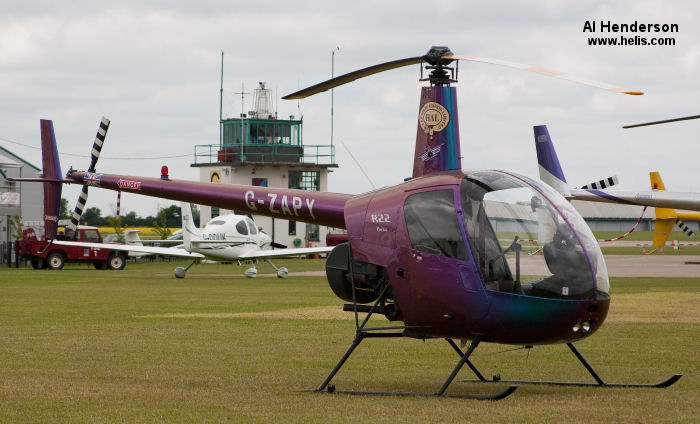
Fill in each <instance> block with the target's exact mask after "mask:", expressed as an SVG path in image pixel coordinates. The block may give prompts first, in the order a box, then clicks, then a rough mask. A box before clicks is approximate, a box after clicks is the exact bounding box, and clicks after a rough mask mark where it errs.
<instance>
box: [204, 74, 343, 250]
mask: <svg viewBox="0 0 700 424" xmlns="http://www.w3.org/2000/svg"><path fill="white" fill-rule="evenodd" d="M253 104H254V108H253V110H252V111H250V112H248V113H247V114H244V113H242V114H241V115H240V117H238V118H229V119H222V120H221V135H220V140H219V143H217V144H205V145H197V146H195V157H194V159H195V162H194V163H193V164H192V166H193V167H197V168H199V170H200V171H199V175H200V181H209V182H216V183H221V184H243V185H253V186H263V187H280V188H293V189H301V190H315V191H327V190H328V173H329V171H330V168H336V167H337V166H338V165H337V164H335V151H334V146H333V145H332V144H327V145H310V144H305V143H304V142H303V134H302V126H303V122H302V120H301V119H295V117H294V116H289V117H285V118H284V119H280V118H279V117H278V116H277V114H276V112H274V111H273V108H272V94H271V90H269V89H267V88H265V83H262V82H261V83H259V86H258V88H257V89H256V90H255V92H254V101H253ZM231 212H236V211H230V210H223V209H218V208H213V207H209V206H201V209H200V219H201V222H202V223H206V222H207V221H209V220H210V219H211V218H213V217H216V216H219V215H223V214H227V213H231ZM240 212H241V213H246V214H247V213H248V211H240ZM252 218H253V220H254V221H255V222H256V223H257V225H258V226H259V227H262V230H263V231H265V232H266V233H267V234H268V235H269V236H270V237H271V238H272V240H273V241H274V242H276V243H280V244H284V245H286V246H289V247H308V246H309V245H312V246H318V245H324V244H325V239H326V232H327V229H326V228H325V227H323V226H318V225H313V224H306V223H302V222H297V221H293V220H292V221H290V220H287V219H285V218H284V217H283V216H282V214H280V217H279V218H270V217H265V216H259V215H252Z"/></svg>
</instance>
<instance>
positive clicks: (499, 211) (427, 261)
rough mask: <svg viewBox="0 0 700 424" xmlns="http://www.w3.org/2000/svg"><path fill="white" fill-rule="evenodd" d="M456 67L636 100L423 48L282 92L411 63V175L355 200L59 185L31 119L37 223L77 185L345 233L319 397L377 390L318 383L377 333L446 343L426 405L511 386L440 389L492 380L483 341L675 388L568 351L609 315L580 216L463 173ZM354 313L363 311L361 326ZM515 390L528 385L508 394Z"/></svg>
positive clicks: (48, 139) (129, 181) (334, 268)
mask: <svg viewBox="0 0 700 424" xmlns="http://www.w3.org/2000/svg"><path fill="white" fill-rule="evenodd" d="M459 60H469V61H479V62H486V63H495V64H501V65H507V66H511V67H516V68H520V69H523V70H528V71H534V72H538V73H541V74H544V75H548V76H555V77H559V78H564V79H569V80H573V81H578V82H582V83H585V84H589V85H593V86H596V87H599V88H603V89H607V90H611V91H615V92H621V93H626V94H642V93H640V92H634V91H630V90H625V89H622V88H619V87H615V86H611V85H608V84H603V83H598V82H594V81H590V80H582V79H579V78H576V77H573V76H571V75H567V74H562V73H559V72H555V71H550V70H546V69H542V68H537V67H531V66H527V65H520V64H516V63H510V62H502V61H496V60H493V59H483V58H475V57H467V56H455V55H453V54H452V52H451V51H450V50H449V49H448V48H447V47H433V48H431V49H430V50H429V51H428V53H427V54H425V55H422V56H417V57H412V58H408V59H401V60H396V61H392V62H387V63H383V64H380V65H375V66H371V67H368V68H365V69H361V70H358V71H355V72H351V73H348V74H345V75H341V76H339V77H336V78H334V79H331V80H329V81H326V82H323V83H321V84H318V85H315V86H313V87H310V88H307V89H304V90H301V91H299V92H297V93H294V94H291V95H288V96H286V97H285V99H299V98H304V97H307V96H310V95H313V94H316V93H319V92H322V91H325V90H328V89H331V88H333V87H337V86H339V85H341V84H345V83H347V82H350V81H353V80H355V79H358V78H361V77H365V76H369V75H372V74H375V73H378V72H382V71H387V70H390V69H394V68H398V67H402V66H407V65H419V66H420V72H421V78H420V79H421V81H425V82H427V83H429V84H428V85H427V86H425V87H422V88H421V90H420V106H419V114H418V127H417V135H416V145H415V154H414V163H413V175H412V178H411V179H409V180H408V181H406V182H404V183H402V184H399V185H396V186H393V187H387V188H383V189H379V190H374V191H371V192H368V193H365V194H361V195H350V194H340V193H321V192H310V191H302V190H293V189H283V188H273V187H253V186H243V185H222V184H210V183H206V182H190V181H176V180H170V179H169V178H148V177H135V176H123V175H116V174H99V173H94V172H93V171H91V172H80V171H74V170H71V171H69V172H68V174H67V175H66V176H65V177H62V176H61V173H60V166H59V163H58V156H57V153H56V144H55V137H54V134H53V125H52V123H51V122H50V121H42V125H41V128H42V148H43V157H44V162H43V166H44V176H43V178H39V179H34V180H35V181H42V182H43V183H44V187H45V192H46V193H47V197H46V199H47V200H46V202H47V203H46V204H45V214H46V215H47V217H48V218H50V219H53V217H55V216H56V215H57V214H58V199H60V189H61V185H62V184H83V185H86V186H97V187H101V188H104V189H108V190H122V191H128V192H132V193H136V194H142V195H147V196H154V197H161V198H167V199H172V200H180V201H186V202H191V203H199V204H203V205H211V206H218V207H220V208H224V209H230V210H238V211H249V212H255V213H256V214H261V215H267V216H274V217H279V218H285V217H286V218H292V219H294V220H297V221H303V222H309V223H315V224H319V225H327V226H332V227H337V228H345V229H347V233H348V241H347V242H345V243H341V244H340V245H338V246H336V247H335V248H334V249H333V251H332V252H331V253H330V255H329V257H328V260H327V263H326V273H327V278H328V282H329V284H330V286H331V289H332V290H333V292H334V293H335V294H336V295H337V296H338V297H339V298H341V299H342V300H344V301H345V302H348V303H347V304H346V305H345V306H344V309H345V310H348V311H352V312H354V314H355V320H356V333H355V337H354V340H353V342H352V344H351V346H350V347H349V349H348V350H347V352H346V353H345V355H344V356H343V357H342V358H341V359H340V361H339V362H338V364H337V365H336V366H335V368H334V369H333V370H332V371H331V373H330V374H329V375H328V376H327V378H326V379H325V380H324V381H323V382H322V384H321V385H320V386H319V387H318V388H317V389H316V391H319V392H320V391H335V392H337V393H373V394H377V393H381V392H348V391H341V390H335V386H333V385H331V384H330V382H331V380H332V379H333V377H334V376H335V375H336V373H337V372H338V371H339V370H340V369H341V367H342V366H343V365H344V363H345V361H346V360H347V359H348V358H349V357H350V355H351V354H352V352H353V351H354V349H355V348H356V347H357V346H358V345H359V344H360V343H361V342H362V341H363V340H365V339H368V338H386V337H408V338H415V339H422V340H425V339H433V338H443V339H445V340H447V342H448V343H449V345H450V346H451V348H452V349H454V350H455V352H456V353H457V355H458V357H459V361H458V363H457V365H456V366H455V368H454V369H453V370H452V372H451V374H450V375H449V376H448V377H447V378H446V380H445V381H444V383H443V384H442V386H441V387H440V388H439V389H438V390H437V391H436V392H435V393H432V394H431V395H435V396H457V397H466V398H476V399H490V400H493V399H501V398H504V397H506V396H508V395H509V394H511V393H512V392H513V391H514V390H515V389H516V388H517V386H516V385H511V386H509V387H507V388H506V389H505V390H501V391H500V392H498V393H495V394H491V395H476V394H474V395H468V394H464V395H449V394H447V393H446V390H447V389H448V387H449V386H450V384H451V383H452V381H453V380H454V378H455V377H456V375H457V373H458V372H459V371H460V370H461V368H462V367H463V366H464V365H465V364H466V365H468V366H469V368H470V369H471V370H472V372H474V374H475V375H476V377H477V379H478V381H481V382H489V381H491V380H488V379H486V378H485V377H484V376H483V374H482V373H481V372H480V371H479V370H478V369H477V368H476V366H475V365H474V364H473V363H472V362H471V361H470V359H469V358H470V355H471V354H472V353H473V352H474V350H475V349H476V348H477V347H478V346H479V344H480V343H482V342H490V343H503V344H511V345H521V346H522V345H524V346H532V345H540V344H553V343H565V344H566V345H567V346H568V347H569V348H570V349H571V351H572V352H573V353H574V354H575V356H576V357H577V358H578V360H579V361H580V362H581V363H582V364H583V365H584V367H585V368H586V369H587V370H588V371H589V373H590V374H591V375H592V377H593V378H594V380H595V382H591V383H584V382H580V383H575V382H571V383H569V382H565V383H562V382H555V383H552V384H572V385H586V386H633V387H666V386H669V385H671V384H673V383H674V382H675V381H677V380H678V379H679V378H680V377H681V376H680V375H674V376H672V377H671V378H669V379H668V380H666V381H664V382H662V383H659V384H655V385H644V384H622V385H616V384H610V383H606V382H604V381H603V380H602V379H601V378H600V377H599V376H598V375H597V373H596V372H595V371H594V370H593V368H592V367H591V366H590V365H589V364H588V363H587V362H586V360H585V359H584V358H583V356H582V355H581V354H580V352H579V351H578V350H577V349H576V347H575V346H574V344H573V343H574V342H576V341H578V340H581V339H584V338H586V337H588V336H590V335H591V334H593V333H595V332H596V330H598V328H600V327H601V325H602V324H603V322H604V321H605V317H606V315H607V313H608V308H609V305H610V284H609V279H608V274H607V269H606V266H605V261H604V259H603V255H602V254H601V251H600V248H599V246H598V244H597V242H596V240H595V238H594V237H593V234H592V233H591V231H590V229H589V228H588V226H587V225H586V223H585V222H584V220H583V218H582V217H581V216H580V215H579V214H578V212H577V211H576V210H575V209H574V208H573V207H571V206H570V204H569V203H568V202H567V201H566V200H565V199H564V198H563V197H562V196H561V195H560V194H559V193H557V192H556V191H555V190H554V189H552V188H551V187H549V186H547V185H546V184H543V183H541V182H539V181H536V180H534V179H531V178H529V177H525V176H522V175H519V174H516V173H513V172H507V171H463V170H462V169H461V158H460V144H459V127H458V123H457V99H456V89H455V88H454V87H453V86H452V84H454V83H456V82H457V80H456V77H457V73H458V72H457V71H458V67H457V65H456V63H457V61H459ZM453 63H455V65H454V67H453V66H452V65H453ZM424 70H425V71H426V72H427V73H428V74H427V75H426V76H424V74H423V72H424ZM56 193H59V195H58V196H57V195H56ZM523 235H524V236H526V237H527V238H537V240H538V242H539V243H540V245H542V246H544V247H543V249H542V251H543V255H541V256H538V258H539V261H540V263H539V266H537V267H536V268H533V269H522V267H521V262H520V254H521V250H522V246H521V244H520V242H519V240H520V238H521V237H522V236H523ZM522 238H524V237H522ZM502 243H504V245H502ZM361 313H362V314H366V316H365V319H364V320H363V321H361V320H360V319H359V314H361ZM375 314H381V315H384V316H385V317H386V318H387V319H388V320H389V321H392V322H396V323H397V324H396V325H390V326H385V327H378V328H377V327H370V326H369V324H368V322H369V317H370V316H372V315H375ZM455 340H462V341H465V342H466V341H470V344H469V347H468V348H467V349H466V351H463V350H462V349H461V348H460V347H459V346H458V344H457V343H456V342H455ZM501 381H502V382H503V381H504V380H501ZM519 383H533V382H529V381H521V382H518V383H513V384H519ZM536 383H542V382H536ZM382 394H397V393H382ZM402 394H405V393H402ZM412 394H417V393H412Z"/></svg>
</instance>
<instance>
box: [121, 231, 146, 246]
mask: <svg viewBox="0 0 700 424" xmlns="http://www.w3.org/2000/svg"><path fill="white" fill-rule="evenodd" d="M140 231H141V230H126V231H124V241H125V242H126V244H133V245H134V246H143V242H141V237H140V236H139V232H140Z"/></svg>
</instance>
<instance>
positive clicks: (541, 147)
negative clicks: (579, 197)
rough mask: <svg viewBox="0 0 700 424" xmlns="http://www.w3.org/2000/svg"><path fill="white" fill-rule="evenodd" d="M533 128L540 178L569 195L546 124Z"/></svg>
mask: <svg viewBox="0 0 700 424" xmlns="http://www.w3.org/2000/svg"><path fill="white" fill-rule="evenodd" d="M533 129H534V130H535V148H536V150H537V164H538V165H539V169H540V179H541V180H542V181H544V182H545V183H547V184H549V185H550V186H552V187H553V188H554V189H555V190H557V191H558V192H559V193H560V194H561V195H563V196H570V195H571V191H570V190H569V187H568V186H567V185H566V178H565V177H564V172H563V171H562V170H561V165H560V164H559V158H558V157H557V152H556V151H555V150H554V145H553V144H552V138H551V137H550V136H549V131H547V126H546V125H537V126H535V127H533Z"/></svg>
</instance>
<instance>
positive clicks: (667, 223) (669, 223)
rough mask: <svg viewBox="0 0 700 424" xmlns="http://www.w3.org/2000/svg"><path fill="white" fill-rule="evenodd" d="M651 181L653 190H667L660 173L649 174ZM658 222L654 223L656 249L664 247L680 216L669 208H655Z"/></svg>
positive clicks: (654, 244)
mask: <svg viewBox="0 0 700 424" xmlns="http://www.w3.org/2000/svg"><path fill="white" fill-rule="evenodd" d="M649 181H650V182H651V188H652V190H666V186H664V182H663V180H662V179H661V175H660V174H659V173H658V172H655V171H653V172H650V173H649ZM654 214H655V215H656V222H655V223H654V241H653V243H652V245H653V246H654V247H664V246H665V245H666V241H667V240H668V237H669V236H670V235H671V231H673V225H674V224H675V223H676V220H677V219H678V216H677V215H676V211H675V210H673V209H669V208H654Z"/></svg>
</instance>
